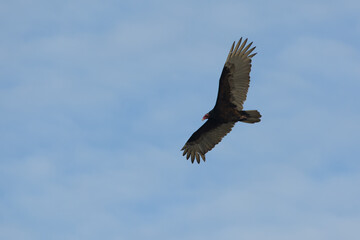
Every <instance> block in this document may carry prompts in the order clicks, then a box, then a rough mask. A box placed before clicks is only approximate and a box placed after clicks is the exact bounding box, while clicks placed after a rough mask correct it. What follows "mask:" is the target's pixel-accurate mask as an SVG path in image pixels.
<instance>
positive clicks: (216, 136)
mask: <svg viewBox="0 0 360 240" xmlns="http://www.w3.org/2000/svg"><path fill="white" fill-rule="evenodd" d="M246 43H247V39H245V40H244V41H242V38H240V40H239V42H238V43H237V44H236V46H235V42H234V43H233V44H232V46H231V49H230V52H229V55H228V57H227V59H226V61H225V65H224V68H223V70H222V73H221V76H220V81H219V90H218V96H217V100H216V104H215V106H214V108H213V109H212V110H211V111H210V112H208V113H207V114H205V116H204V117H203V118H202V120H205V119H207V121H206V122H205V123H204V124H203V125H202V126H201V127H200V128H199V129H198V130H197V131H196V132H194V133H193V134H192V135H191V137H190V138H189V140H188V141H187V142H186V143H185V145H184V147H183V148H182V149H181V151H183V156H184V155H186V159H189V158H190V157H191V162H192V163H194V160H195V158H196V161H197V163H200V157H201V158H202V159H203V160H204V162H205V154H206V153H207V152H208V151H210V150H211V149H213V148H214V146H215V145H216V144H218V143H219V142H220V141H221V140H222V138H223V137H224V136H225V135H226V134H228V133H229V132H230V131H231V129H232V128H233V127H234V125H235V123H236V122H238V121H240V122H244V123H256V122H260V118H261V114H260V113H259V112H258V111H257V110H247V111H244V110H243V104H244V102H245V100H246V95H247V92H248V89H249V82H250V70H251V58H252V57H254V56H255V55H256V53H252V52H253V51H254V49H255V47H253V48H250V47H251V44H252V42H251V43H250V44H248V45H247V44H246ZM234 46H235V47H234ZM251 53H252V54H251Z"/></svg>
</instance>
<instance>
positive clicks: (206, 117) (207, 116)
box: [202, 113, 209, 121]
mask: <svg viewBox="0 0 360 240" xmlns="http://www.w3.org/2000/svg"><path fill="white" fill-rule="evenodd" d="M208 118H209V113H207V114H205V115H204V116H203V118H202V121H204V120H205V119H208Z"/></svg>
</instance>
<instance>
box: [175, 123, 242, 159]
mask: <svg viewBox="0 0 360 240" xmlns="http://www.w3.org/2000/svg"><path fill="white" fill-rule="evenodd" d="M234 124H235V122H227V123H221V122H218V121H216V120H214V119H209V120H207V121H206V123H204V124H203V125H202V126H201V127H200V128H199V129H198V130H197V131H196V132H194V133H193V135H191V137H190V138H189V140H188V141H187V142H186V144H185V145H184V147H183V148H182V149H181V151H184V153H183V155H185V154H186V159H189V158H190V157H191V162H192V163H194V160H195V158H196V161H197V162H198V163H200V157H201V158H202V159H203V160H204V162H205V153H207V152H208V151H210V150H211V149H213V148H214V146H215V145H216V144H218V143H219V142H220V141H221V140H222V138H223V137H224V136H225V135H226V134H228V133H229V132H230V131H231V129H232V127H233V126H234Z"/></svg>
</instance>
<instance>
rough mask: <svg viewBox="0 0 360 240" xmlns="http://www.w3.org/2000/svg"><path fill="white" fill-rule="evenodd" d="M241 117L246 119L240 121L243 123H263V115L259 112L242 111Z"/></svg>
mask: <svg viewBox="0 0 360 240" xmlns="http://www.w3.org/2000/svg"><path fill="white" fill-rule="evenodd" d="M241 115H242V116H244V117H245V118H244V119H241V120H240V121H241V122H245V123H257V122H260V121H261V120H260V118H261V114H260V113H259V111H258V110H248V111H241Z"/></svg>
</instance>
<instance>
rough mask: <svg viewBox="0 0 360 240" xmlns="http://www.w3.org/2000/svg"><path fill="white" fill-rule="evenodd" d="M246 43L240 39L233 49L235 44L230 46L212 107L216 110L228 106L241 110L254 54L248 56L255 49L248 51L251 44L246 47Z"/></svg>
mask: <svg viewBox="0 0 360 240" xmlns="http://www.w3.org/2000/svg"><path fill="white" fill-rule="evenodd" d="M246 43H247V39H245V41H244V42H242V38H241V39H240V40H239V42H238V43H237V44H236V47H235V48H234V45H235V42H234V43H233V45H232V46H231V49H230V52H229V55H228V57H227V59H226V62H225V65H224V68H223V71H222V73H221V77H220V83H219V92H218V96H217V100H216V104H215V107H214V108H215V109H217V110H221V109H225V108H226V107H229V106H232V107H233V106H235V108H236V109H237V110H239V111H240V110H242V109H243V104H244V102H245V100H246V95H247V92H248V89H249V82H250V70H251V58H252V57H253V56H255V55H256V53H253V54H251V55H250V53H251V52H252V51H254V49H255V47H253V48H251V49H249V48H250V46H251V44H252V42H251V43H250V44H248V45H246ZM240 44H241V45H240Z"/></svg>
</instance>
